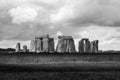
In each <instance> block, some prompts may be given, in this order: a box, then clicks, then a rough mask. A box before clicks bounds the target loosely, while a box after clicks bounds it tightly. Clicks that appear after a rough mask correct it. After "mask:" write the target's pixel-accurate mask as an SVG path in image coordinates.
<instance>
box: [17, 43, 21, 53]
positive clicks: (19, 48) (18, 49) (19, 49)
mask: <svg viewBox="0 0 120 80" xmlns="http://www.w3.org/2000/svg"><path fill="white" fill-rule="evenodd" d="M20 51H21V45H20V43H17V44H16V52H20Z"/></svg>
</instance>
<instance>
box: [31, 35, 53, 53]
mask: <svg viewBox="0 0 120 80" xmlns="http://www.w3.org/2000/svg"><path fill="white" fill-rule="evenodd" d="M31 51H34V52H49V51H53V52H54V39H53V38H49V35H40V36H36V37H35V41H33V42H31Z"/></svg>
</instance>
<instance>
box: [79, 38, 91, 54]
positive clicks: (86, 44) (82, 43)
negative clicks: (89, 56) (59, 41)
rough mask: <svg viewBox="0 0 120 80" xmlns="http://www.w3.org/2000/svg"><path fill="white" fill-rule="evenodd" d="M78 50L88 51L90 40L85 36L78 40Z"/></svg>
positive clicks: (81, 51)
mask: <svg viewBox="0 0 120 80" xmlns="http://www.w3.org/2000/svg"><path fill="white" fill-rule="evenodd" d="M78 51H79V52H80V53H89V52H90V41H89V39H87V38H83V39H82V40H81V41H79V46H78Z"/></svg>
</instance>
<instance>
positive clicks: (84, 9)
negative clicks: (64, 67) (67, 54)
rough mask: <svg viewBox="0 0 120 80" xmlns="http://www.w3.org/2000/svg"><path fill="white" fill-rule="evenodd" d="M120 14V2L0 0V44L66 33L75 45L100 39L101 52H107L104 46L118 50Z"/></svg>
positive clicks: (111, 0)
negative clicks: (71, 37)
mask: <svg viewBox="0 0 120 80" xmlns="http://www.w3.org/2000/svg"><path fill="white" fill-rule="evenodd" d="M119 13H120V1H119V0H0V40H1V41H2V40H22V41H24V40H30V39H33V38H34V35H35V34H49V35H51V36H54V38H55V37H57V35H58V34H63V33H64V35H71V36H73V38H75V40H76V41H78V40H79V39H81V38H82V37H88V38H90V40H95V39H99V40H100V47H101V46H103V47H101V49H106V48H105V45H104V44H106V45H108V47H109V45H110V44H113V43H114V46H118V44H117V43H116V42H117V41H118V39H119V37H120V32H119V31H120V14H119ZM95 25H96V26H95ZM113 33H114V34H113ZM118 42H119V41H118ZM76 43H77V42H76ZM111 48H112V47H111ZM111 48H109V49H111ZM117 48H118V47H117ZM114 49H115V48H114Z"/></svg>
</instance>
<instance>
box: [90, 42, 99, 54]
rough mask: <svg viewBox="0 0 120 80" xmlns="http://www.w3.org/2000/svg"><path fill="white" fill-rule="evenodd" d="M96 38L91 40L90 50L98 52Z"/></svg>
mask: <svg viewBox="0 0 120 80" xmlns="http://www.w3.org/2000/svg"><path fill="white" fill-rule="evenodd" d="M98 42H99V41H98V40H94V41H92V42H91V52H92V53H98Z"/></svg>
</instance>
